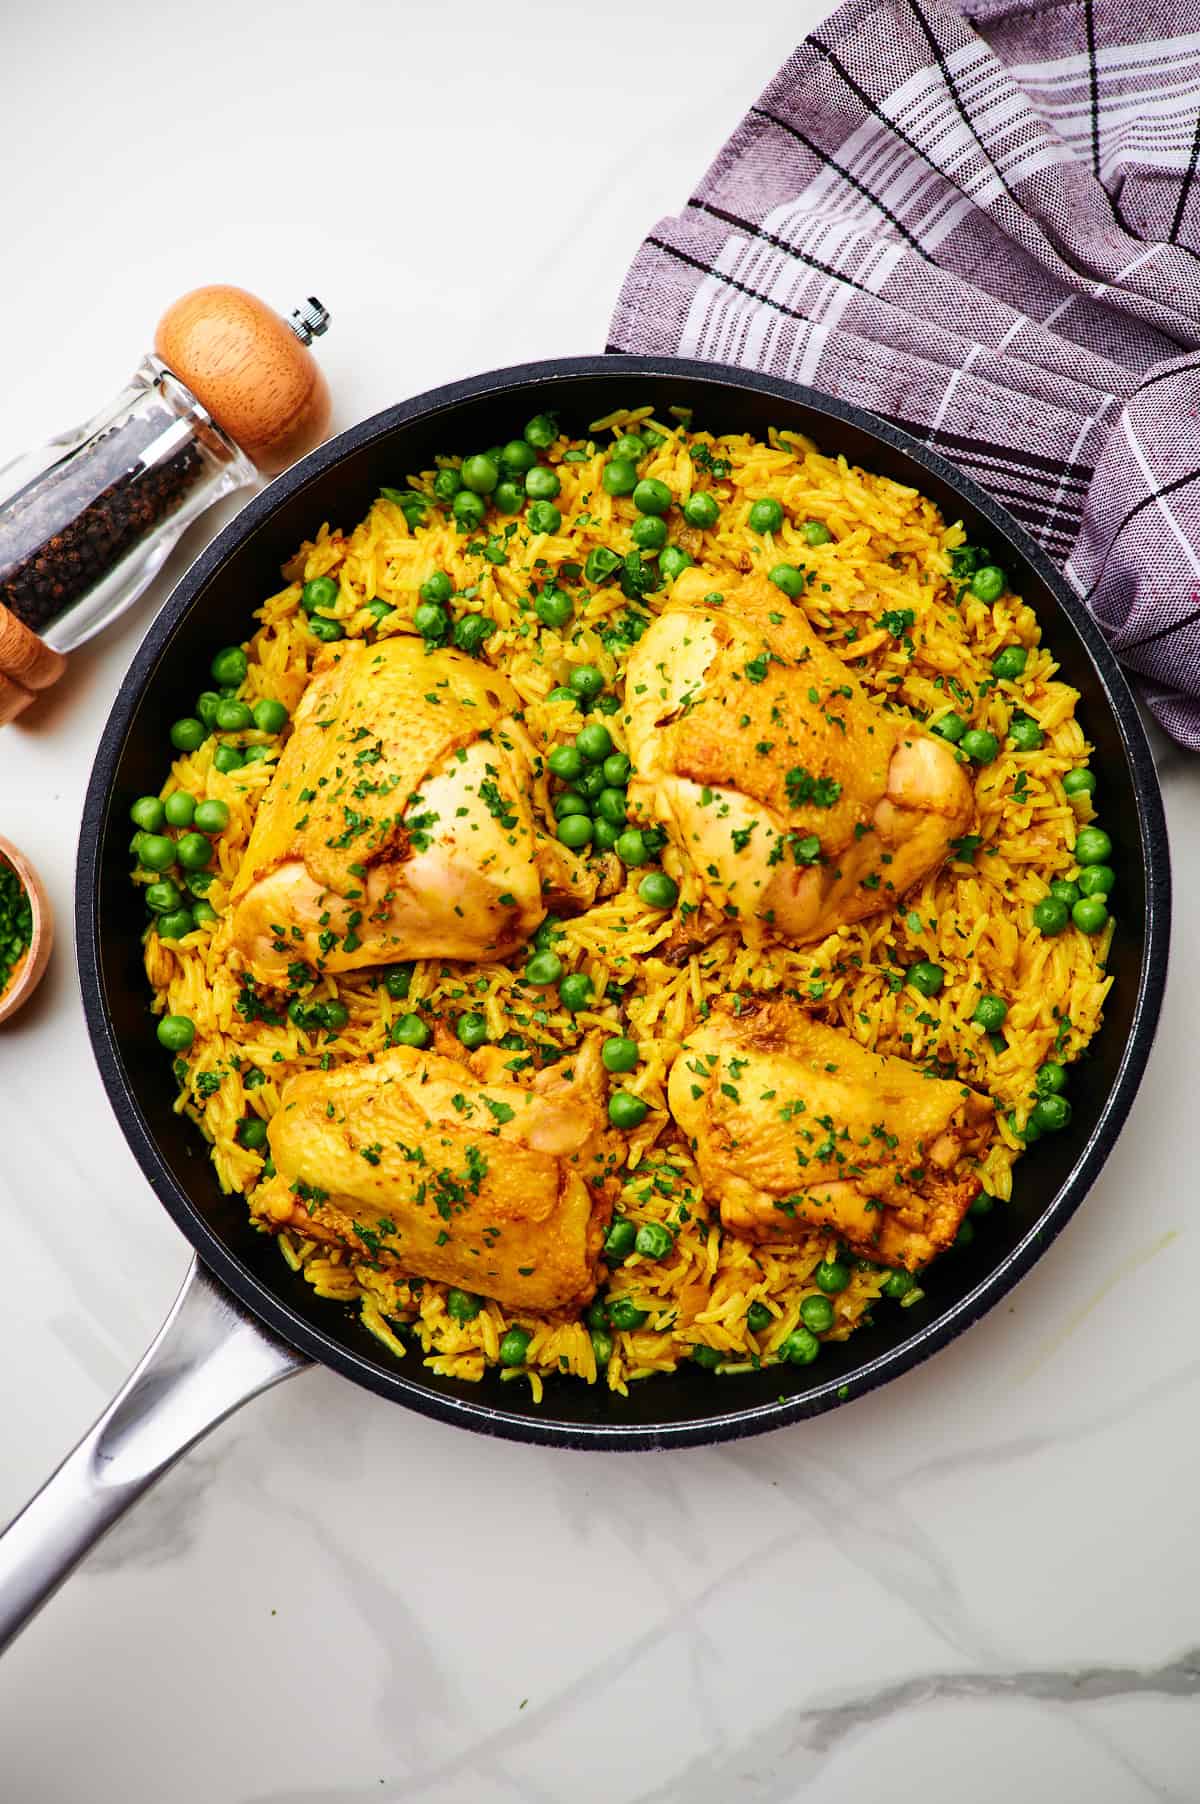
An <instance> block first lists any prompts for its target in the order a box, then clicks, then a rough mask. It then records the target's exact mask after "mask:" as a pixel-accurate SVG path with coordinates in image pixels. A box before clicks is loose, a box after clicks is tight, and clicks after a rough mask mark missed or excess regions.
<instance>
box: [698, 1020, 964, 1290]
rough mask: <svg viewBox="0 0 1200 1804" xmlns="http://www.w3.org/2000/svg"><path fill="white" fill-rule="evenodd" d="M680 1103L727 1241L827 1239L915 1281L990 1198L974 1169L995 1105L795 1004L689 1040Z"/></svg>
mask: <svg viewBox="0 0 1200 1804" xmlns="http://www.w3.org/2000/svg"><path fill="white" fill-rule="evenodd" d="M668 1098H669V1102H670V1107H671V1112H672V1114H673V1115H674V1117H675V1120H676V1121H677V1122H678V1124H679V1126H680V1127H681V1128H682V1130H683V1132H684V1133H685V1134H687V1135H688V1136H689V1138H690V1139H691V1141H692V1143H693V1146H694V1148H695V1153H696V1162H697V1164H698V1165H699V1168H700V1175H701V1178H702V1180H703V1183H704V1188H705V1190H706V1191H707V1192H708V1193H709V1194H710V1195H712V1196H714V1197H716V1198H717V1199H719V1201H720V1205H721V1220H722V1222H723V1223H724V1225H725V1226H726V1227H727V1228H730V1229H732V1231H733V1232H734V1233H736V1234H745V1235H747V1236H749V1237H750V1238H751V1239H756V1240H778V1239H787V1238H789V1237H803V1236H804V1235H806V1234H809V1233H810V1232H811V1231H812V1229H813V1227H814V1226H815V1227H824V1228H828V1229H829V1230H830V1232H831V1233H836V1234H837V1235H838V1236H839V1237H840V1238H841V1239H842V1240H844V1241H845V1243H846V1245H847V1246H849V1247H852V1248H853V1249H854V1251H855V1252H857V1253H861V1254H863V1255H864V1256H865V1257H867V1258H869V1259H877V1260H879V1261H880V1262H881V1263H882V1264H884V1265H893V1266H905V1267H906V1268H907V1269H908V1270H909V1271H917V1270H919V1269H920V1267H921V1266H923V1265H925V1264H927V1263H928V1261H929V1260H930V1259H932V1258H933V1256H934V1254H935V1253H937V1252H940V1251H941V1250H942V1249H943V1248H945V1247H948V1246H949V1245H950V1242H951V1241H952V1240H953V1239H954V1236H955V1234H956V1233H957V1232H958V1228H959V1224H960V1223H961V1221H962V1218H963V1216H964V1214H965V1213H966V1210H967V1208H968V1206H969V1205H970V1203H971V1202H972V1201H973V1199H974V1198H975V1197H976V1196H977V1195H978V1193H979V1189H980V1184H979V1179H978V1177H977V1176H976V1174H975V1172H974V1171H973V1170H972V1169H971V1168H970V1166H969V1165H968V1164H967V1160H968V1159H969V1158H970V1157H971V1156H972V1155H973V1154H980V1153H982V1152H983V1151H984V1150H985V1148H986V1145H987V1142H988V1139H989V1138H990V1133H991V1125H992V1115H993V1111H992V1103H991V1101H990V1099H989V1098H988V1097H986V1096H980V1095H978V1094H977V1092H975V1091H974V1090H970V1089H968V1088H967V1087H966V1086H965V1085H963V1084H960V1083H951V1082H947V1081H946V1080H945V1079H943V1078H933V1077H926V1076H925V1074H924V1072H922V1071H921V1070H920V1069H919V1068H918V1067H916V1066H914V1065H910V1064H908V1063H907V1061H906V1060H904V1059H895V1058H886V1057H883V1056H881V1055H880V1054H878V1053H873V1052H868V1051H867V1050H866V1049H865V1048H864V1047H862V1046H859V1045H858V1043H857V1042H856V1041H855V1040H854V1039H853V1038H852V1037H851V1036H850V1035H849V1034H847V1033H843V1032H842V1031H840V1030H839V1029H837V1028H833V1027H825V1026H823V1025H822V1024H821V1023H820V1022H817V1021H814V1020H812V1018H811V1017H810V1016H808V1015H806V1014H805V1013H804V1011H803V1010H802V1009H800V1008H797V1007H796V1006H795V1005H794V1004H792V1003H788V1002H772V1003H767V1004H765V1005H763V1006H761V1007H759V1008H758V1009H757V1010H756V1011H755V1012H753V1013H744V1014H742V1015H741V1016H738V1017H735V1016H733V1015H731V1014H727V1013H724V1012H720V1013H714V1014H713V1015H712V1016H711V1018H710V1019H709V1020H708V1021H707V1022H705V1023H704V1025H703V1026H701V1027H699V1028H697V1030H696V1032H695V1033H693V1034H691V1035H690V1036H689V1037H688V1039H687V1040H685V1041H684V1044H683V1048H682V1050H681V1052H680V1054H679V1056H678V1058H677V1059H676V1061H675V1064H674V1065H673V1066H672V1069H671V1075H670V1080H669V1084H668Z"/></svg>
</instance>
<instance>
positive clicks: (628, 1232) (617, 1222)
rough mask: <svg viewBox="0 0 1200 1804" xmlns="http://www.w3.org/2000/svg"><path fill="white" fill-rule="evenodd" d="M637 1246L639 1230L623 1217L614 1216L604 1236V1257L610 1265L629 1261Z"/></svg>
mask: <svg viewBox="0 0 1200 1804" xmlns="http://www.w3.org/2000/svg"><path fill="white" fill-rule="evenodd" d="M636 1244H637V1229H636V1228H635V1227H634V1225H633V1223H632V1222H631V1221H628V1220H627V1219H626V1218H625V1216H623V1215H614V1216H613V1218H612V1221H611V1222H610V1223H609V1228H608V1233H607V1234H606V1235H605V1236H604V1257H605V1259H607V1261H608V1263H609V1264H610V1265H619V1264H620V1262H621V1260H622V1259H628V1257H629V1255H630V1253H632V1251H633V1249H634V1247H635V1246H636Z"/></svg>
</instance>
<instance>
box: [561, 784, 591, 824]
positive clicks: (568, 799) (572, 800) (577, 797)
mask: <svg viewBox="0 0 1200 1804" xmlns="http://www.w3.org/2000/svg"><path fill="white" fill-rule="evenodd" d="M591 812H592V811H591V809H590V808H589V806H588V799H587V797H586V796H585V795H581V794H580V792H579V791H578V790H577V789H566V790H564V791H563V793H562V795H560V796H557V797H556V798H555V802H554V818H555V820H556V821H561V820H565V819H566V817H567V815H569V814H590V813H591Z"/></svg>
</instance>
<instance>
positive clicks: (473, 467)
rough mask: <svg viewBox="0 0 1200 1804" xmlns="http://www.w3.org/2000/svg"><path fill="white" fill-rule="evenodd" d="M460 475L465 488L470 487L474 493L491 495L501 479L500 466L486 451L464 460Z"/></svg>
mask: <svg viewBox="0 0 1200 1804" xmlns="http://www.w3.org/2000/svg"><path fill="white" fill-rule="evenodd" d="M459 475H460V476H461V477H462V483H463V488H465V489H470V491H471V493H472V494H473V495H490V494H491V492H492V490H493V489H494V488H495V486H496V484H497V483H498V482H499V480H500V466H499V464H498V463H497V462H495V461H494V459H492V458H490V457H488V456H487V454H486V453H480V454H479V455H477V456H475V457H468V458H465V459H464V460H463V466H462V469H461V470H460V471H459Z"/></svg>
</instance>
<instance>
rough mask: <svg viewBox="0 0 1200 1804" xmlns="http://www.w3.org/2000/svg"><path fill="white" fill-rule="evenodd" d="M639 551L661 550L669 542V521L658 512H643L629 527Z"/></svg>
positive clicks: (631, 536)
mask: <svg viewBox="0 0 1200 1804" xmlns="http://www.w3.org/2000/svg"><path fill="white" fill-rule="evenodd" d="M629 536H630V538H631V539H632V540H633V542H634V544H635V545H636V546H637V548H638V550H639V551H661V550H662V548H663V546H664V545H665V544H666V542H667V523H666V521H665V520H662V519H660V518H659V516H658V515H657V514H642V515H641V517H640V518H639V519H637V520H635V521H634V523H633V525H632V526H631V527H630V529H629Z"/></svg>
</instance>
